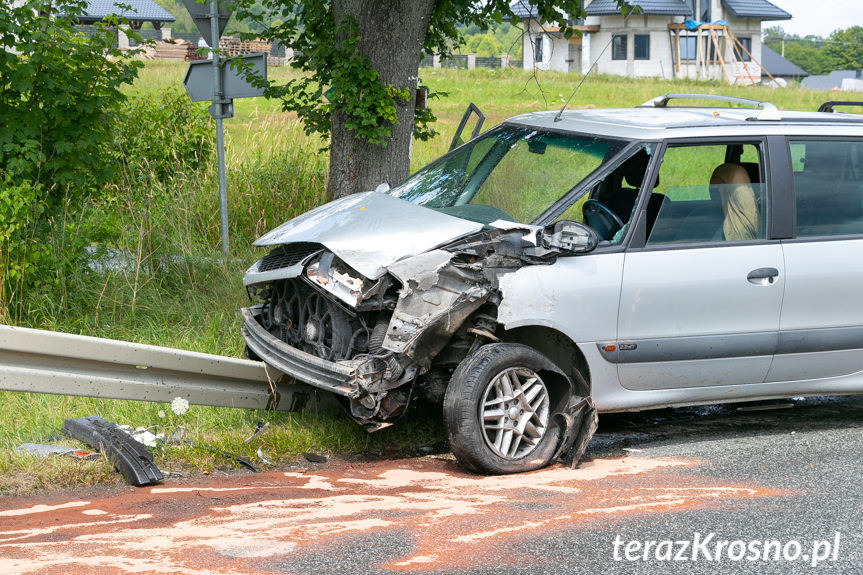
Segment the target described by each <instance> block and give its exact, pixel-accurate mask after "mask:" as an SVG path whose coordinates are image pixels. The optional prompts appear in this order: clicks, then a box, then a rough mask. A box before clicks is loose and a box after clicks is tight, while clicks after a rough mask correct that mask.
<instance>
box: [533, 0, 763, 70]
mask: <svg viewBox="0 0 863 575" xmlns="http://www.w3.org/2000/svg"><path fill="white" fill-rule="evenodd" d="M711 7H712V14H711V19H712V20H713V21H716V20H719V19H723V20H725V21H727V22H728V26H729V30H730V31H731V33H732V34H734V35H735V36H736V37H738V38H751V41H752V50H751V53H752V57H753V61H752V62H746V63H744V62H741V63H739V64H736V65H735V64H733V63H732V46H731V42H730V41H726V42H724V44H725V45H724V50H723V58H724V61H725V65H726V70H727V72H728V75H730V76H731V77H732V81H734V82H758V81H759V80H760V78H761V68H760V66H759V65H758V64H757V63H756V62H758V63H760V62H761V22H760V21H759V20H752V19H741V18H735V17H733V16H732V15H731V14H730V13H728V12H727V11H726V9H725V6H724V5H723V4H722V2H721V0H711ZM684 19H685V18H684V17H683V16H655V15H650V16H648V15H644V14H642V15H632V16H630V18H629V19H628V20H627V19H626V18H624V17H623V16H620V15H610V16H588V17H587V19H586V20H585V26H599V31H598V32H592V33H588V32H585V33H584V39H583V41H582V56H581V57H582V61H581V63H580V65H579V63H578V62H574V63H573V64H572V66H570V63H569V62H567V60H568V59H569V42H568V40H566V39H565V38H563V37H562V36H561V35H559V34H557V33H556V32H543V30H542V27H540V26H539V24H538V23H537V22H536V21H533V20H532V21H531V22H530V25H529V27H528V33H526V34H525V35H524V37H523V48H524V69H525V70H532V69H534V66H536V68H537V69H540V70H557V71H561V72H567V71H569V70H570V69H572V70H576V71H579V70H580V71H582V72H586V71H587V69H588V67H589V66H590V65H591V64H592V63H593V60H594V59H596V58H597V57H599V60H598V62H597V66H596V72H598V73H600V74H611V75H616V76H628V77H631V78H642V77H655V78H666V79H670V78H674V77H677V76H678V75H679V76H680V77H685V78H700V79H712V80H723V81H727V76H726V71H725V70H723V69H722V66H721V65H720V64H719V62H716V63H715V64H709V65H707V66H702V67H700V68H699V67H697V66H696V63H695V61H694V60H693V61H683V62H681V67H680V71H679V72H677V71H676V70H675V65H674V52H675V51H676V49H677V47H676V40H675V38H674V36H673V35H672V34H671V32H670V31H669V30H668V25H669V24H682V23H683V21H684ZM550 27H551V25H549V26H546V27H545V28H546V29H548V28H550ZM539 34H542V35H544V38H545V40H544V41H545V44H544V50H543V61H542V62H538V63H535V62H534V40H535V38H536V37H537V35H539ZM618 34H623V35H626V38H627V54H626V60H614V59H612V46H611V45H610V43H611V40H612V37H613V36H615V35H618ZM636 34H639V35H640V34H647V35H649V36H650V59H649V60H635V35H636ZM693 34H694V32H693ZM702 37H704V38H709V33H704V32H703V33H702ZM708 42H710V41H709V40H708ZM720 45H722V43H720ZM600 54H601V56H600Z"/></svg>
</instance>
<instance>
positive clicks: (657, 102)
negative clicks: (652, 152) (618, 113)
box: [641, 94, 782, 120]
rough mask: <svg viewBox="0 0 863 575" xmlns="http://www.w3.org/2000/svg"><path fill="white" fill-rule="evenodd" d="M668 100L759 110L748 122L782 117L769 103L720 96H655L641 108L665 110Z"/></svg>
mask: <svg viewBox="0 0 863 575" xmlns="http://www.w3.org/2000/svg"><path fill="white" fill-rule="evenodd" d="M669 100H715V101H719V102H731V103H733V104H743V105H744V106H752V107H755V108H761V111H760V112H759V113H758V115H757V116H755V117H753V118H747V119H749V120H781V119H782V116H781V115H780V114H779V110H778V109H777V108H776V106H774V105H773V104H771V103H770V102H762V101H759V100H750V99H749V98H737V97H734V96H721V95H718V94H665V95H663V96H657V97H656V98H653V99H652V100H648V101H647V102H645V103H643V104H642V105H641V106H645V107H652V108H667V107H668V101H669Z"/></svg>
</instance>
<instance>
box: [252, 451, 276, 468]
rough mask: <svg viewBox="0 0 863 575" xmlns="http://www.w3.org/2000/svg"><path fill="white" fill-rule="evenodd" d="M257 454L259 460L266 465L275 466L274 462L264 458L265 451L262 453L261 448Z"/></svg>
mask: <svg viewBox="0 0 863 575" xmlns="http://www.w3.org/2000/svg"><path fill="white" fill-rule="evenodd" d="M255 453H256V454H257V455H258V459H260V460H261V461H262V462H264V463H265V464H266V465H272V464H273V462H272V461H270V460H269V459H267V458H266V457H264V452H263V451H261V448H260V447H259V448H258V450H257V451H256V452H255Z"/></svg>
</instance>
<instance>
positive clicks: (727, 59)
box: [668, 24, 775, 84]
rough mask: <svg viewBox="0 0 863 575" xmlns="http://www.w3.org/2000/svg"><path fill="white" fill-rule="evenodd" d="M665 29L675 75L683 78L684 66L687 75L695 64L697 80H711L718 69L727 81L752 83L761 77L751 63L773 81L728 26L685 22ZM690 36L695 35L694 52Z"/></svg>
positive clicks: (731, 82) (693, 36)
mask: <svg viewBox="0 0 863 575" xmlns="http://www.w3.org/2000/svg"><path fill="white" fill-rule="evenodd" d="M668 30H669V33H670V38H671V54H672V57H673V61H674V74H675V76H676V77H677V78H680V77H682V75H683V71H684V69H683V67H684V66H686V68H687V74H688V72H689V71H691V70H692V66H694V67H695V69H694V72H695V77H696V78H697V79H701V80H704V79H711V78H713V77H715V76H717V75H718V74H719V70H721V71H722V74H723V75H724V77H725V79H726V81H727V82H728V83H729V84H755V83H758V82H759V81H760V80H761V75H760V74H758V75H755V74H753V73H752V67H751V65H754V66H756V68H755V69H756V70H760V71H761V72H762V73H764V74H766V75H767V76H768V77H769V78H770V79H771V80H775V78H774V77H773V76H772V75H771V74H770V72H768V71H767V70H766V69H765V68H764V66H762V65H761V63H760V62H758V60H756V59H755V57H754V56H753V55H752V53H751V52H750V51H749V49H748V48H746V46H744V45H743V43H742V42H740V40H738V39H737V38H736V37H735V36H734V34H732V33H731V30H729V28H728V26H727V25H720V24H702V25H700V26H698V27H697V28H694V29H689V28H687V27H686V25H685V24H669V25H668ZM681 38H684V39H685V40H684V42H686V43H687V45H686V52H685V56H686V58H685V59H684V58H683V52H681V45H680V40H681ZM690 38H695V50H694V52H695V53H694V54H692V53H691V46H690V40H689V39H690ZM743 55H745V56H746V58H748V60H747V59H746V58H744V57H743Z"/></svg>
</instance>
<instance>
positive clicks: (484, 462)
mask: <svg viewBox="0 0 863 575" xmlns="http://www.w3.org/2000/svg"><path fill="white" fill-rule="evenodd" d="M516 146H521V147H523V148H524V150H525V152H526V153H531V154H536V153H543V154H544V153H545V152H546V150H547V148H549V147H551V146H557V147H559V148H561V149H562V150H563V151H564V152H568V156H570V157H572V156H579V155H582V156H585V157H586V158H589V159H590V162H589V165H588V166H586V167H585V168H584V169H585V171H586V173H589V172H590V171H592V170H593V169H595V167H597V166H598V165H600V164H601V163H602V162H603V161H604V160H606V159H607V158H609V157H611V156H613V155H614V153H616V151H617V150H619V149H620V148H621V147H622V146H621V145H619V144H617V143H614V142H599V143H597V142H596V140H595V139H594V140H589V139H585V138H582V139H578V138H574V137H570V138H563V137H561V136H559V135H556V134H551V133H539V132H537V131H535V130H530V129H526V128H521V127H512V126H510V127H505V128H499V129H496V130H493V131H491V132H490V133H488V135H486V136H484V137H482V138H479V139H478V140H473V141H472V142H470V143H468V144H466V145H464V146H462V147H460V148H458V149H457V150H456V151H454V152H452V153H450V154H448V155H447V156H444V157H443V158H442V159H441V160H438V161H437V162H435V163H433V164H431V165H430V166H429V167H427V168H425V169H424V170H421V171H420V172H418V173H417V174H415V175H414V176H412V177H411V178H409V179H408V180H407V181H406V182H405V183H403V184H402V185H400V186H398V187H396V188H394V189H393V190H389V191H388V192H386V193H381V192H366V193H363V194H356V195H353V196H349V197H346V198H342V199H340V200H336V201H334V202H331V203H329V204H326V205H324V206H321V207H319V208H317V209H315V210H312V211H310V212H308V213H306V214H303V215H301V216H299V217H298V218H295V219H293V220H291V221H289V222H287V223H285V224H283V225H282V226H280V227H278V228H276V229H274V230H273V231H271V232H269V233H267V234H265V235H264V236H262V237H261V238H260V239H259V240H258V241H257V242H256V245H258V246H265V247H269V248H271V251H270V252H269V253H268V254H267V255H266V256H265V257H264V258H262V259H261V260H260V261H258V262H257V263H255V264H254V265H253V266H252V267H251V268H250V269H249V270H248V271H247V273H246V275H245V277H244V285H245V287H246V288H247V290H248V292H249V295H250V297H251V298H252V300H253V301H255V302H257V303H255V305H252V306H250V307H247V308H244V309H242V310H241V313H242V317H243V322H244V330H243V336H244V338H245V340H246V343H247V353H248V355H249V356H250V357H252V358H255V359H260V360H263V361H264V362H266V363H268V364H270V365H272V366H274V367H276V368H277V369H279V370H280V371H282V372H284V373H286V374H288V375H290V376H292V377H294V378H296V379H298V380H301V381H303V382H306V383H308V384H311V385H313V386H315V387H318V388H320V389H324V390H327V391H330V392H332V393H334V394H335V395H336V396H338V397H339V398H340V399H341V401H342V403H343V405H344V406H345V408H346V410H347V411H348V412H349V414H350V415H351V417H353V418H354V419H355V420H356V421H357V422H358V423H360V424H361V425H363V426H364V427H365V428H366V429H368V430H370V431H373V430H376V429H380V428H382V427H385V426H388V425H391V424H392V422H393V421H394V420H396V419H397V418H399V417H400V416H401V415H403V414H404V413H406V411H407V410H408V408H409V407H410V406H411V404H412V403H413V402H414V401H417V400H424V401H430V402H435V403H444V410H445V417H446V418H447V425H448V427H449V428H452V429H451V432H450V443H451V446H452V448H453V451H454V452H455V453H456V456H457V457H458V459H459V461H460V463H462V465H464V466H465V467H467V468H469V469H472V470H475V471H478V472H490V473H503V472H514V471H523V470H526V469H531V468H536V467H541V466H543V465H546V464H547V463H548V462H549V461H550V460H551V459H552V457H561V456H562V455H565V454H564V453H563V452H564V451H565V450H566V449H567V448H569V447H570V445H571V444H572V443H573V442H575V441H576V440H577V439H578V437H574V436H573V433H572V431H573V429H580V428H582V427H584V426H585V425H586V424H585V422H586V421H588V422H593V424H594V425H595V411H594V410H592V409H591V407H592V406H591V405H590V400H589V398H584V397H582V396H581V394H584V395H586V392H584V391H582V390H583V389H584V385H580V384H579V382H578V381H573V379H574V378H578V377H579V376H578V375H577V373H576V374H573V372H572V371H571V370H568V369H565V368H564V367H561V366H559V365H558V364H556V363H554V362H552V361H550V360H548V359H547V358H546V357H544V356H542V355H541V354H538V353H536V354H535V355H536V356H538V357H534V356H533V355H531V354H530V353H527V351H526V350H525V349H521V348H526V346H525V345H523V344H519V343H514V342H511V341H509V340H508V339H507V338H506V335H505V333H504V332H505V330H504V327H503V326H502V325H501V323H500V322H499V321H498V307H499V306H500V304H501V302H502V301H503V299H504V297H505V294H504V293H503V292H502V290H501V279H502V278H506V277H507V276H510V275H511V274H513V273H514V272H516V271H517V270H519V269H522V268H524V267H527V266H545V265H549V264H552V263H554V262H555V261H556V259H557V258H558V257H560V256H561V255H574V254H578V253H585V252H589V251H591V250H592V249H593V248H595V247H596V245H597V242H598V238H597V236H596V234H595V232H594V231H593V230H592V229H591V228H589V227H587V226H585V225H583V224H580V223H577V222H574V221H569V220H565V219H559V220H558V221H556V222H555V223H552V224H549V225H546V226H539V225H533V224H532V222H533V221H534V220H535V219H536V218H537V217H538V216H539V215H540V214H542V213H544V212H546V211H547V210H548V207H549V199H551V203H553V201H555V200H557V199H558V198H560V197H562V196H564V195H565V194H566V193H567V192H570V186H569V185H567V186H566V187H564V188H561V187H560V186H557V187H553V186H552V187H553V188H554V189H550V190H548V191H545V190H543V191H542V192H540V193H537V194H536V197H533V198H530V197H521V198H512V197H510V196H509V195H507V194H505V193H504V192H503V190H502V189H500V188H501V186H502V185H503V184H506V186H510V185H511V184H512V182H511V181H507V179H508V175H507V174H502V176H503V177H502V178H500V177H499V176H498V175H497V174H496V173H495V171H496V170H497V169H500V168H501V167H506V165H505V162H504V161H503V160H504V158H506V156H507V154H508V152H510V151H511V150H513V149H515V147H516ZM591 146H593V147H594V148H595V149H592V148H591ZM563 159H564V158H563V157H560V158H555V159H554V161H555V162H560V161H563ZM550 167H551V168H553V165H551V164H550ZM525 177H535V174H533V175H525ZM495 179H499V180H500V182H499V183H495V182H494V180H495ZM509 180H511V178H509ZM490 184H495V186H497V187H492V186H491V185H490ZM543 185H545V184H543ZM511 212H516V214H512V213H511ZM501 354H502V355H501ZM519 354H521V355H519ZM485 356H490V357H486V359H485V360H483V357H485ZM521 356H524V357H523V360H519V361H515V363H513V360H512V358H516V357H521ZM477 358H479V360H477ZM471 361H473V362H474V363H476V361H479V362H480V363H481V364H482V365H478V366H477V365H474V366H473V367H470V366H468V367H466V365H467V364H469V363H471ZM501 361H503V363H501ZM498 364H499V365H498ZM489 366H492V367H493V369H495V370H497V369H498V367H501V366H503V369H502V371H500V370H499V371H500V373H494V374H491V375H490V376H487V377H484V379H483V378H480V379H482V380H483V381H481V382H478V383H471V381H473V379H476V378H477V377H478V376H477V374H478V373H481V372H482V371H483V370H484V369H487V368H488V367H489ZM495 366H497V367H495ZM465 370H468V371H469V373H466V374H465V373H462V372H465ZM456 378H458V384H457V385H454V383H453V382H454V381H455V380H456ZM472 378H473V379H472ZM477 381H479V380H477ZM581 383H582V384H583V383H584V382H583V381H582V382H581ZM477 386H478V388H481V389H477V390H474V387H477ZM477 393H479V394H481V395H482V398H481V399H479V400H478V399H471V397H472V396H471V394H477ZM585 402H586V403H585ZM465 409H466V410H467V412H466V413H468V417H469V418H470V419H471V420H472V421H473V427H475V428H476V429H473V428H471V426H470V425H468V426H467V428H465V426H464V425H463V424H462V422H459V421H456V420H457V419H458V418H459V417H461V415H459V414H460V412H461V411H464V410H465ZM587 427H590V425H587ZM590 432H591V433H592V428H591V430H590ZM464 433H469V434H472V436H471V437H465V438H461V437H460V436H461V435H463V434H464ZM454 442H455V443H458V444H460V445H453V443H454ZM567 442H568V443H567ZM461 444H467V445H461Z"/></svg>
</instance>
